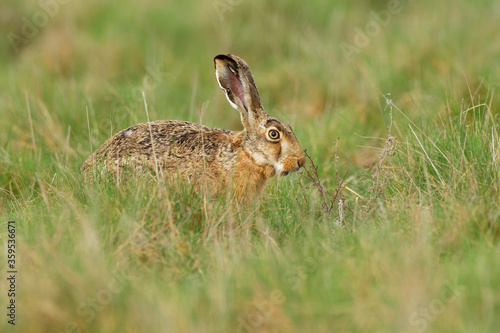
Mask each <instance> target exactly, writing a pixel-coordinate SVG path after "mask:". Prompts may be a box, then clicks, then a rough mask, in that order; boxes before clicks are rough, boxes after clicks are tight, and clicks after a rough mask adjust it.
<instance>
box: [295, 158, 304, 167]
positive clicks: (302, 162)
mask: <svg viewBox="0 0 500 333" xmlns="http://www.w3.org/2000/svg"><path fill="white" fill-rule="evenodd" d="M297 163H298V164H299V169H300V168H302V167H303V166H304V165H306V158H305V157H301V158H299V160H298V161H297Z"/></svg>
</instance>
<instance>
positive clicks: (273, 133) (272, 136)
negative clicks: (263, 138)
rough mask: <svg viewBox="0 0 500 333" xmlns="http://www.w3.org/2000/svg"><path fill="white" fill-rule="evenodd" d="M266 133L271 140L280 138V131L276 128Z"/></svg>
mask: <svg viewBox="0 0 500 333" xmlns="http://www.w3.org/2000/svg"><path fill="white" fill-rule="evenodd" d="M267 134H268V135H269V138H270V139H271V140H278V139H279V138H280V132H278V131H277V130H270V131H269V132H267Z"/></svg>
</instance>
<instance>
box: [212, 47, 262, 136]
mask: <svg viewBox="0 0 500 333" xmlns="http://www.w3.org/2000/svg"><path fill="white" fill-rule="evenodd" d="M214 63H215V76H216V77H217V81H218V82H219V86H220V87H221V88H222V90H224V92H225V93H226V97H227V100H228V101H229V103H230V104H231V106H232V107H233V108H235V109H236V110H238V111H239V112H240V113H241V122H242V123H243V126H245V128H247V129H249V128H251V127H252V126H255V124H257V123H258V122H259V120H260V119H261V118H262V117H265V116H267V114H266V112H265V111H264V109H263V108H262V105H261V104H260V97H259V92H258V91H257V86H255V82H254V81H253V77H252V73H250V68H248V65H247V64H246V62H245V61H244V60H243V59H241V58H240V57H238V56H237V55H236V54H219V55H218V56H216V57H215V58H214Z"/></svg>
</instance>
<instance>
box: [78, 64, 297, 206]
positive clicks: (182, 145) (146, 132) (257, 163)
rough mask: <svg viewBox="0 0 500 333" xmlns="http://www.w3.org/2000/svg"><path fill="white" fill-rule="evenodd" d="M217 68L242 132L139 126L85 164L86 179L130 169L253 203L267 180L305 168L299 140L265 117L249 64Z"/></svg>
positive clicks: (169, 124)
mask: <svg viewBox="0 0 500 333" xmlns="http://www.w3.org/2000/svg"><path fill="white" fill-rule="evenodd" d="M214 62H215V71H216V77H217V81H218V83H219V85H220V86H221V88H222V89H223V90H224V92H225V93H226V97H227V99H228V101H229V102H230V104H231V105H232V106H233V107H234V108H235V109H237V110H238V111H239V112H240V114H241V120H242V123H243V126H244V127H245V129H244V130H243V131H241V132H235V131H229V130H225V129H218V128H216V129H212V128H208V127H206V126H203V125H199V124H195V123H191V122H187V121H178V120H168V121H165V120H159V121H153V122H149V123H144V124H137V125H134V126H131V127H129V128H127V129H124V130H122V131H120V132H119V133H117V134H116V135H114V136H113V137H112V138H110V139H108V140H107V141H106V142H104V144H103V145H102V146H101V147H100V148H99V149H98V150H97V151H95V152H94V153H93V154H92V155H91V156H90V157H89V158H88V159H87V160H86V161H85V163H84V164H83V167H82V171H83V173H84V175H85V177H86V178H87V179H89V180H90V181H93V180H94V179H95V177H96V176H97V175H101V174H103V173H109V172H111V173H112V174H113V175H114V176H116V179H120V174H121V173H122V171H123V169H124V167H126V166H130V167H132V168H134V169H137V170H143V169H145V170H151V171H152V172H154V173H155V174H156V175H158V176H163V177H167V178H170V177H171V176H173V175H177V176H180V177H181V178H182V179H185V180H187V181H188V182H189V183H191V184H193V185H196V186H207V187H208V188H209V189H210V190H211V191H213V192H221V191H224V190H226V189H232V190H234V191H235V195H236V197H238V198H248V197H250V196H253V195H256V194H259V193H260V192H261V191H262V189H263V188H264V186H265V183H266V180H267V179H268V178H270V177H272V176H274V175H275V174H279V175H287V174H288V173H289V172H293V171H297V170H298V169H299V168H300V167H302V166H303V165H304V163H305V157H304V153H303V152H302V149H301V148H300V145H299V143H298V141H297V138H296V137H295V135H294V133H293V132H292V129H291V128H290V126H288V125H286V124H284V123H282V122H280V121H279V120H277V119H274V118H271V117H270V116H269V115H267V113H266V112H265V111H264V109H263V108H262V106H261V104H260V98H259V95H258V92H257V87H256V86H255V83H254V81H253V78H252V75H251V73H250V70H249V68H248V66H247V64H246V63H245V62H244V61H243V60H242V59H241V58H239V57H238V56H237V55H234V54H227V55H218V56H216V57H215V59H214ZM276 133H278V134H276ZM275 135H278V138H277V139H275V138H273V136H275Z"/></svg>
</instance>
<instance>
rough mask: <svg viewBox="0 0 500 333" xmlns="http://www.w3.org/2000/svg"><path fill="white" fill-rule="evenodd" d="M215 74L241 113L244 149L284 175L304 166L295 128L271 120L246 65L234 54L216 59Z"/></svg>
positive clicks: (256, 159) (273, 119)
mask: <svg viewBox="0 0 500 333" xmlns="http://www.w3.org/2000/svg"><path fill="white" fill-rule="evenodd" d="M214 62H215V75H216V77H217V81H218V82H219V86H220V87H221V88H222V90H224V92H225V94H226V97H227V100H228V101H229V103H230V104H231V106H232V107H233V108H235V109H236V110H238V111H239V112H240V114H241V122H242V123H243V126H244V127H245V141H244V145H245V146H244V149H245V150H246V151H247V152H248V153H249V155H250V156H251V157H252V158H253V159H254V160H255V163H257V164H259V165H272V166H273V167H274V170H275V173H276V174H278V175H282V176H285V175H287V174H288V173H289V172H294V171H297V170H299V169H300V168H301V167H302V166H304V164H305V156H304V153H303V151H302V148H300V145H299V142H298V140H297V138H296V137H295V134H294V133H293V131H292V128H291V127H290V126H289V125H287V124H284V123H282V122H281V121H279V120H277V119H275V118H272V117H270V116H269V115H268V114H267V113H266V111H264V109H263V108H262V105H261V104H260V97H259V92H258V91H257V87H256V85H255V82H254V80H253V77H252V74H251V73H250V69H249V68H248V65H247V64H246V62H245V61H244V60H243V59H241V58H240V57H238V56H237V55H235V54H219V55H218V56H216V57H215V59H214Z"/></svg>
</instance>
